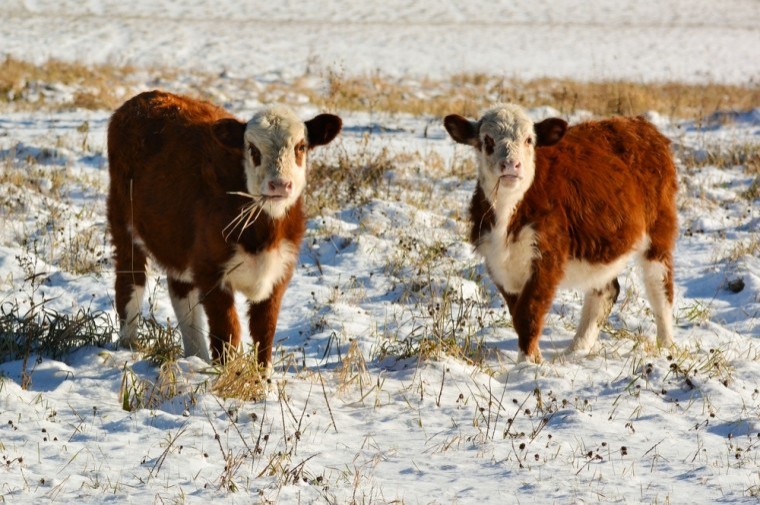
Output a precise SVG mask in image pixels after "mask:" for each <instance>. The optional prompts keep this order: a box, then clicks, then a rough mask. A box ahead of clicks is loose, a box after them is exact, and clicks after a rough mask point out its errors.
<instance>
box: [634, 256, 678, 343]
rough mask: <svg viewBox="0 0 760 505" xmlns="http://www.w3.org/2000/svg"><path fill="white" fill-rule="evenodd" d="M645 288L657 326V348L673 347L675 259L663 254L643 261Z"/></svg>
mask: <svg viewBox="0 0 760 505" xmlns="http://www.w3.org/2000/svg"><path fill="white" fill-rule="evenodd" d="M641 266H642V271H643V273H644V286H645V288H646V293H647V298H648V299H649V304H650V305H651V306H652V312H654V318H655V323H656V324H657V346H658V347H670V346H672V345H673V259H672V257H671V255H670V254H669V253H668V254H663V255H661V256H660V257H659V258H658V259H648V258H647V259H644V260H642V265H641Z"/></svg>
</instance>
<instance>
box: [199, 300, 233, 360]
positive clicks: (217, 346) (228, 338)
mask: <svg viewBox="0 0 760 505" xmlns="http://www.w3.org/2000/svg"><path fill="white" fill-rule="evenodd" d="M202 304H203V309H204V310H205V311H206V317H207V318H208V334H209V339H210V341H211V342H210V344H211V345H210V347H211V357H212V358H213V360H214V361H216V362H219V363H224V361H225V359H226V357H227V355H228V354H229V353H230V352H231V351H233V350H237V349H239V347H240V322H239V321H238V316H237V312H235V297H234V294H233V293H232V292H231V291H229V290H227V289H224V288H221V287H216V288H214V289H211V290H210V291H209V292H208V293H207V294H206V296H205V297H204V298H203V301H202Z"/></svg>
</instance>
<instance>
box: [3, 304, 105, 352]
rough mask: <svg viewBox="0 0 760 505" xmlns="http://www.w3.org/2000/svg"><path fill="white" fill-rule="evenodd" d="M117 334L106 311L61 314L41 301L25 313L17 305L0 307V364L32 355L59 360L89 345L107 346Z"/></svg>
mask: <svg viewBox="0 0 760 505" xmlns="http://www.w3.org/2000/svg"><path fill="white" fill-rule="evenodd" d="M115 333H116V330H115V326H114V323H113V321H112V320H111V318H110V317H109V316H108V314H106V313H105V312H90V311H88V310H86V309H85V308H80V309H79V310H78V311H77V312H76V313H74V314H67V313H64V312H58V311H55V310H53V309H50V308H48V307H45V302H44V301H43V302H39V303H38V304H36V305H34V306H32V307H31V308H29V309H27V310H24V309H22V308H21V307H20V305H19V304H18V303H17V302H4V303H3V304H1V305H0V363H4V362H6V361H13V360H18V359H25V358H28V357H29V356H31V355H38V356H44V357H48V358H50V359H56V360H60V359H62V358H63V357H65V356H67V355H68V354H70V353H71V352H73V351H75V350H77V349H80V348H82V347H87V346H96V347H105V346H106V345H108V344H110V343H111V342H112V341H113V337H114V334H115Z"/></svg>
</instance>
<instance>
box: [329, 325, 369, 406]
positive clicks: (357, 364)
mask: <svg viewBox="0 0 760 505" xmlns="http://www.w3.org/2000/svg"><path fill="white" fill-rule="evenodd" d="M335 374H336V377H337V381H338V393H345V392H346V391H348V390H350V389H351V388H358V389H359V391H360V392H361V395H362V397H363V396H364V390H365V389H366V388H367V387H368V386H369V385H370V383H371V382H372V377H371V376H370V374H369V371H368V370H367V363H366V361H365V360H364V355H363V354H362V351H361V349H359V342H358V340H356V339H352V340H351V343H350V345H349V346H348V351H346V355H345V356H344V357H343V361H342V362H341V364H340V366H339V367H338V368H337V370H336V371H335Z"/></svg>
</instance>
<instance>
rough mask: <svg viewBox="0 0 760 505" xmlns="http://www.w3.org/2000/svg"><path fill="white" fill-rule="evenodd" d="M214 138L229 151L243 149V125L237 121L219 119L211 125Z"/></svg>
mask: <svg viewBox="0 0 760 505" xmlns="http://www.w3.org/2000/svg"><path fill="white" fill-rule="evenodd" d="M211 128H212V132H213V134H214V138H215V139H216V140H217V141H218V142H219V143H220V144H222V145H223V146H225V147H227V148H230V149H243V147H244V146H243V144H244V142H245V123H241V122H240V121H238V120H237V119H233V118H225V119H220V120H219V121H217V122H216V123H214V124H213V126H212V127H211Z"/></svg>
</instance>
